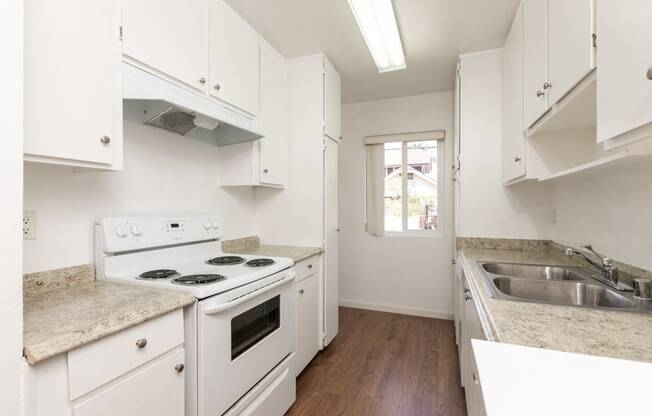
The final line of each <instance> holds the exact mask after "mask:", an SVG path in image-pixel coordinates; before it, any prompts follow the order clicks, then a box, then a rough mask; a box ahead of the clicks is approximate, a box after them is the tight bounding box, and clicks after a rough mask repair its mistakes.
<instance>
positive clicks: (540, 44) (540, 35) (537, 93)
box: [523, 0, 548, 127]
mask: <svg viewBox="0 0 652 416" xmlns="http://www.w3.org/2000/svg"><path fill="white" fill-rule="evenodd" d="M547 15H548V2H547V0H524V1H523V41H524V68H525V91H524V93H525V126H526V127H530V126H531V125H532V124H533V123H534V122H535V121H537V120H538V119H539V118H540V117H541V116H542V115H543V114H544V113H545V112H546V111H547V110H548V94H546V93H545V91H546V90H545V89H544V88H543V86H544V84H545V83H546V82H547V81H548V27H547V25H548V22H547V20H548V19H547Z"/></svg>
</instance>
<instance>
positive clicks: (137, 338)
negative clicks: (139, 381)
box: [68, 309, 183, 414]
mask: <svg viewBox="0 0 652 416" xmlns="http://www.w3.org/2000/svg"><path fill="white" fill-rule="evenodd" d="M181 344H183V310H181V309H178V310H176V311H174V312H170V313H167V314H165V315H163V316H160V317H158V318H156V319H153V320H151V321H148V322H145V323H142V324H139V325H136V326H133V327H131V328H127V329H125V330H124V331H121V332H118V333H116V334H113V335H110V336H108V337H106V338H103V339H100V340H98V341H95V342H93V343H91V344H88V345H85V346H83V347H81V348H77V349H75V350H72V351H70V352H69V353H68V379H69V384H70V400H75V399H76V398H78V397H80V396H82V395H83V394H86V393H88V392H90V391H91V390H94V389H96V388H97V387H99V386H101V385H103V384H105V383H107V382H109V381H111V380H113V379H115V378H117V377H119V376H120V375H122V374H125V373H127V372H128V371H130V370H133V369H134V368H136V367H138V366H140V365H142V364H144V363H146V362H147V361H150V360H152V359H153V358H156V357H158V356H160V355H161V354H163V353H165V352H166V351H169V350H170V349H172V348H174V347H176V346H178V345H181ZM115 414H118V413H115Z"/></svg>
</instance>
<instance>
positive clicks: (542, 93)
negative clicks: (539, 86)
mask: <svg viewBox="0 0 652 416" xmlns="http://www.w3.org/2000/svg"><path fill="white" fill-rule="evenodd" d="M544 95H545V93H544V92H543V91H541V90H539V91H537V98H539V97H543V96H544Z"/></svg>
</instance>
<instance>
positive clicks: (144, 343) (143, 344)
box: [136, 338, 147, 348]
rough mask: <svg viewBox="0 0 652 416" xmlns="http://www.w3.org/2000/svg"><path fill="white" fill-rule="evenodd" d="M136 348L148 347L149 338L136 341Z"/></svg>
mask: <svg viewBox="0 0 652 416" xmlns="http://www.w3.org/2000/svg"><path fill="white" fill-rule="evenodd" d="M136 346H137V347H138V348H145V347H146V346H147V338H141V339H139V340H138V341H136Z"/></svg>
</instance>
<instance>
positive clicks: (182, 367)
mask: <svg viewBox="0 0 652 416" xmlns="http://www.w3.org/2000/svg"><path fill="white" fill-rule="evenodd" d="M185 368H186V366H185V365H183V363H180V364H177V365H175V366H174V369H175V370H176V372H177V373H181V372H182V371H183V370H184V369H185Z"/></svg>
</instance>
